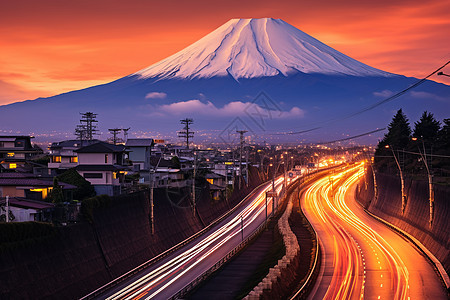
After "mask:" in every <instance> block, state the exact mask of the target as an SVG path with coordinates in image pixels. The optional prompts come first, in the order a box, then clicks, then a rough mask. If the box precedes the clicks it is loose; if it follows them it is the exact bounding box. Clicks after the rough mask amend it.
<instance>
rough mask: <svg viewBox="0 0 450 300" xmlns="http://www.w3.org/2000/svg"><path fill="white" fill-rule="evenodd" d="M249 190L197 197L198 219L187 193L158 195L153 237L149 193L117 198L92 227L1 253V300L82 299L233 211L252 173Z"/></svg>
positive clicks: (83, 226)
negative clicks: (224, 196) (218, 196)
mask: <svg viewBox="0 0 450 300" xmlns="http://www.w3.org/2000/svg"><path fill="white" fill-rule="evenodd" d="M252 173H253V176H252V178H251V180H250V186H249V187H248V188H246V190H242V191H235V194H234V195H232V197H231V198H230V199H229V201H228V202H226V201H225V200H220V201H212V200H211V199H210V197H209V190H208V188H203V189H201V190H200V191H199V192H198V195H199V196H198V201H197V214H196V215H195V216H194V215H193V213H192V208H191V206H190V204H189V203H186V201H187V200H183V199H182V198H183V194H182V193H179V194H178V195H174V194H171V195H170V196H171V197H168V196H167V195H168V194H167V191H166V190H164V189H161V190H155V194H154V199H155V201H154V219H155V227H154V228H155V233H154V234H153V235H152V233H151V222H150V216H149V212H150V210H149V197H148V196H149V195H148V192H140V193H136V194H132V195H127V196H121V197H116V198H114V199H113V201H112V202H111V203H110V205H109V206H107V207H104V208H101V209H97V210H95V211H94V218H93V219H94V222H93V224H89V223H87V222H81V223H78V224H74V225H70V226H66V227H60V228H58V234H57V235H56V236H52V237H50V238H46V239H43V240H38V241H36V242H35V243H34V244H33V246H32V247H29V246H26V247H25V246H21V245H20V244H17V245H13V246H10V247H2V248H1V249H2V250H1V251H0V299H40V298H47V299H78V298H80V297H82V296H84V295H86V294H88V293H89V292H91V291H93V290H95V289H96V288H98V287H100V286H102V285H104V284H105V283H107V282H109V281H111V280H112V279H114V278H116V277H117V276H120V275H122V274H123V273H125V272H127V271H129V270H131V269H133V268H135V267H137V266H138V265H140V264H142V263H144V262H146V261H148V260H149V259H151V258H153V257H155V256H156V255H158V254H159V253H161V252H163V251H165V250H167V249H169V248H171V247H172V246H174V245H176V244H178V243H180V242H181V241H183V240H185V239H186V238H188V237H190V236H191V235H193V234H194V233H196V232H198V231H199V230H201V229H202V228H204V227H205V226H207V225H208V224H210V223H211V222H212V221H213V220H215V219H217V218H218V217H220V216H221V215H222V214H224V213H225V212H226V211H227V210H228V209H229V208H230V207H233V206H235V205H236V204H237V203H238V202H239V201H240V199H241V198H240V197H241V196H242V195H243V194H245V193H247V192H248V190H251V189H252V188H253V187H254V186H256V185H257V184H259V183H260V182H261V181H260V179H259V174H258V173H257V171H256V170H254V169H253V172H252Z"/></svg>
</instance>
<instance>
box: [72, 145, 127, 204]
mask: <svg viewBox="0 0 450 300" xmlns="http://www.w3.org/2000/svg"><path fill="white" fill-rule="evenodd" d="M75 152H76V153H77V155H78V165H77V166H76V168H75V169H76V170H77V171H78V173H79V174H80V175H81V176H83V177H84V178H85V179H86V180H87V181H89V182H90V183H91V184H92V185H93V186H94V188H95V191H96V192H97V195H101V194H106V195H110V196H112V195H117V194H120V192H121V185H122V183H123V182H124V177H125V174H126V173H127V171H128V170H129V169H128V167H127V165H126V164H127V163H128V155H127V151H126V150H125V146H123V145H113V144H109V143H105V142H97V143H94V144H91V145H89V146H86V147H82V148H80V149H78V150H75Z"/></svg>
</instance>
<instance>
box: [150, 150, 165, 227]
mask: <svg viewBox="0 0 450 300" xmlns="http://www.w3.org/2000/svg"><path fill="white" fill-rule="evenodd" d="M151 153H152V152H151V147H150V158H151V157H152V154H151ZM161 158H162V156H160V157H159V160H158V163H157V164H156V166H155V167H154V168H153V169H152V165H151V163H150V164H149V170H148V171H149V172H150V222H151V223H152V224H151V227H152V235H153V234H155V217H154V210H153V189H154V187H155V184H154V178H153V177H154V174H155V171H156V170H157V169H158V166H159V163H160V162H161Z"/></svg>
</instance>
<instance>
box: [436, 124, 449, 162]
mask: <svg viewBox="0 0 450 300" xmlns="http://www.w3.org/2000/svg"><path fill="white" fill-rule="evenodd" d="M442 122H443V123H444V126H442V128H441V130H439V132H438V136H437V148H438V149H437V151H438V152H439V153H442V154H447V155H450V119H444V120H443V121H442Z"/></svg>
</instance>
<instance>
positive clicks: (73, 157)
mask: <svg viewBox="0 0 450 300" xmlns="http://www.w3.org/2000/svg"><path fill="white" fill-rule="evenodd" d="M70 162H71V163H77V162H78V156H71V157H70Z"/></svg>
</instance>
